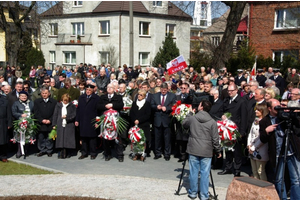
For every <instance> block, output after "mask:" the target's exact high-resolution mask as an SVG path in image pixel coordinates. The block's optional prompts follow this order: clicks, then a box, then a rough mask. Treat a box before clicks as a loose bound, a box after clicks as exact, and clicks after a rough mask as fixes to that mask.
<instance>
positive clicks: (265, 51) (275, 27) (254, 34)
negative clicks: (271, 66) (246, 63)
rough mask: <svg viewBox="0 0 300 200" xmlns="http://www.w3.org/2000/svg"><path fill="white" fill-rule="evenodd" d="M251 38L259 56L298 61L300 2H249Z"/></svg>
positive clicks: (299, 47)
mask: <svg viewBox="0 0 300 200" xmlns="http://www.w3.org/2000/svg"><path fill="white" fill-rule="evenodd" d="M249 4H250V10H249V36H250V41H251V43H252V44H253V46H254V47H255V49H256V54H257V55H260V54H261V55H263V56H264V57H265V58H267V57H271V58H273V60H274V59H275V57H279V58H280V60H281V61H282V58H283V56H285V55H292V56H293V57H295V58H297V59H299V49H300V32H299V30H300V2H286V1H281V2H279V1H276V2H275V1H274V2H267V1H266V2H250V3H249Z"/></svg>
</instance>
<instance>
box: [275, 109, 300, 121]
mask: <svg viewBox="0 0 300 200" xmlns="http://www.w3.org/2000/svg"><path fill="white" fill-rule="evenodd" d="M274 109H275V110H277V111H278V113H277V117H278V118H279V119H281V120H290V119H291V120H292V119H296V120H300V112H295V111H296V110H300V108H298V107H281V106H275V108H274Z"/></svg>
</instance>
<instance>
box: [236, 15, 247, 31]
mask: <svg viewBox="0 0 300 200" xmlns="http://www.w3.org/2000/svg"><path fill="white" fill-rule="evenodd" d="M247 27H248V16H246V17H244V18H243V19H242V20H241V21H240V24H239V27H238V28H237V30H236V32H247Z"/></svg>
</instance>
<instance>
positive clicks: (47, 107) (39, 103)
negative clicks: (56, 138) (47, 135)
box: [33, 97, 57, 132]
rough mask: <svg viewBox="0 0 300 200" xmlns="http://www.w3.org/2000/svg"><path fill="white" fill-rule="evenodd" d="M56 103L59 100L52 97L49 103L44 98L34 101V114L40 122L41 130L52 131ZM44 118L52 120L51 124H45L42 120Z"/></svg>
mask: <svg viewBox="0 0 300 200" xmlns="http://www.w3.org/2000/svg"><path fill="white" fill-rule="evenodd" d="M56 104H57V101H56V100H55V99H53V98H51V97H50V98H49V100H48V102H47V103H45V101H44V99H43V98H39V99H36V100H35V101H34V107H33V110H34V116H35V118H36V119H37V120H38V123H39V124H40V131H42V132H50V131H51V130H52V117H53V113H54V109H55V106H56ZM44 119H47V120H50V124H43V123H42V121H43V120H44Z"/></svg>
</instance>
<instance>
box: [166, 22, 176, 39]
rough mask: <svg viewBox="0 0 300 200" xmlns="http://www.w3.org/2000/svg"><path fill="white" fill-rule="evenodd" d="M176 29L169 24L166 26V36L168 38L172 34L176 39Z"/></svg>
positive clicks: (173, 25)
mask: <svg viewBox="0 0 300 200" xmlns="http://www.w3.org/2000/svg"><path fill="white" fill-rule="evenodd" d="M175 27H176V25H175V24H167V25H166V36H168V35H169V34H170V35H171V36H172V37H175Z"/></svg>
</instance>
